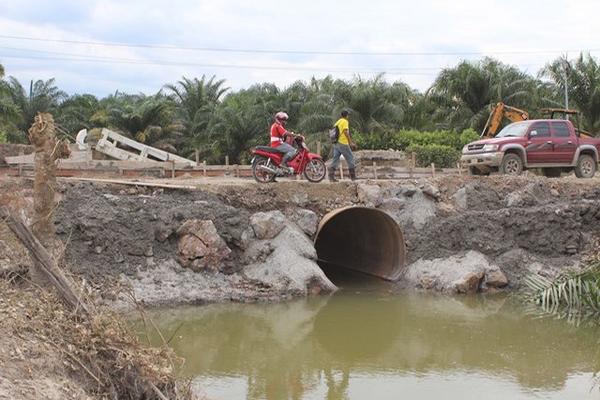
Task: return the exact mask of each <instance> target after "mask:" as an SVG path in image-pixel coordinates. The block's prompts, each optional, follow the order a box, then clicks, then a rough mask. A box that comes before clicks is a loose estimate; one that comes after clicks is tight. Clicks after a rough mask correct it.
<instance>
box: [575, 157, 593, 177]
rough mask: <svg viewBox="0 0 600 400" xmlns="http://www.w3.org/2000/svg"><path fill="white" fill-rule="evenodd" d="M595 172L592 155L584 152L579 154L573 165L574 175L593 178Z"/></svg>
mask: <svg viewBox="0 0 600 400" xmlns="http://www.w3.org/2000/svg"><path fill="white" fill-rule="evenodd" d="M595 174H596V161H595V160H594V157H592V156H590V155H588V154H584V155H582V156H579V159H578V160H577V166H576V167H575V176H576V177H578V178H593V177H594V175H595Z"/></svg>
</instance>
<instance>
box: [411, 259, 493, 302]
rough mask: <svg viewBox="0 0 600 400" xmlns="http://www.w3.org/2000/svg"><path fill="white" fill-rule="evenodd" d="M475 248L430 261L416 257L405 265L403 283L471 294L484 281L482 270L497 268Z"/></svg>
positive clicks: (440, 290)
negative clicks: (460, 253)
mask: <svg viewBox="0 0 600 400" xmlns="http://www.w3.org/2000/svg"><path fill="white" fill-rule="evenodd" d="M497 269H498V268H497V267H496V266H495V265H490V263H489V262H488V260H487V259H486V258H485V256H484V255H483V254H481V253H479V252H476V251H473V250H471V251H468V252H466V253H465V254H463V255H454V256H451V257H448V258H437V259H433V260H422V259H420V260H417V261H416V262H414V263H412V264H411V265H409V266H408V267H407V269H406V271H405V274H404V283H406V284H408V285H409V286H413V287H416V288H420V289H425V290H435V291H439V292H450V293H475V292H477V291H478V290H479V289H480V286H481V284H482V283H483V282H484V278H485V273H486V271H488V270H489V271H493V270H497Z"/></svg>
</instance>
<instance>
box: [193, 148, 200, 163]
mask: <svg viewBox="0 0 600 400" xmlns="http://www.w3.org/2000/svg"><path fill="white" fill-rule="evenodd" d="M194 153H196V154H195V155H196V165H198V164H200V150H199V149H196V150H195V151H194Z"/></svg>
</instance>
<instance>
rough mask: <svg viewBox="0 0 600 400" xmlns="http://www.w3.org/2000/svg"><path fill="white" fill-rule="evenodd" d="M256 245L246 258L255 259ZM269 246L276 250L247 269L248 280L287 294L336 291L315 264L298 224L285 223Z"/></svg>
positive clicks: (309, 242)
mask: <svg viewBox="0 0 600 400" xmlns="http://www.w3.org/2000/svg"><path fill="white" fill-rule="evenodd" d="M254 245H255V244H253V245H252V246H251V247H250V248H249V250H247V251H246V256H249V257H250V258H251V257H252V255H251V254H249V253H250V252H251V251H254V250H253V246H254ZM270 245H271V247H272V248H273V249H274V250H273V252H272V253H271V254H269V255H268V257H267V258H266V259H265V260H264V261H262V262H255V263H252V264H250V265H247V266H245V267H244V269H243V274H244V275H245V276H246V277H247V278H250V279H252V280H255V281H258V282H260V283H261V284H262V285H264V286H266V287H269V288H270V289H271V290H274V291H275V292H279V293H287V294H288V295H290V294H291V295H296V296H306V295H309V294H314V293H331V292H334V291H335V290H337V288H336V286H335V285H334V284H333V283H332V282H331V281H330V280H329V279H328V278H327V276H325V274H324V273H323V271H322V270H321V268H320V267H319V265H318V264H317V263H316V259H317V253H316V250H315V247H314V245H313V243H312V242H311V241H310V239H309V238H308V237H307V236H306V235H305V234H304V232H303V231H301V230H300V228H299V227H298V226H297V225H295V224H293V223H290V222H288V223H286V224H285V226H284V228H283V230H282V231H281V233H280V234H279V235H278V236H277V237H276V238H274V239H273V240H271V241H270ZM258 246H260V245H258Z"/></svg>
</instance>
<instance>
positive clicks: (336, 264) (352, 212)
mask: <svg viewBox="0 0 600 400" xmlns="http://www.w3.org/2000/svg"><path fill="white" fill-rule="evenodd" d="M315 249H316V250H317V256H318V258H319V265H321V268H323V271H324V272H325V274H326V275H327V276H328V277H329V278H330V279H331V280H332V281H334V283H336V282H335V281H336V280H337V279H339V277H341V276H343V275H345V274H352V273H354V275H357V274H356V273H361V274H367V275H372V276H375V277H378V278H381V279H385V280H390V281H394V280H397V279H398V278H400V275H401V273H402V270H403V268H404V262H405V251H406V250H405V244H404V236H403V234H402V231H401V230H400V227H399V226H398V224H397V223H396V221H394V220H393V219H392V217H390V216H389V215H387V214H386V213H385V212H383V211H380V210H377V209H374V208H367V207H347V208H342V209H339V210H334V211H332V212H330V213H329V214H327V215H325V217H323V219H322V220H321V223H320V224H319V229H318V231H317V234H316V236H315Z"/></svg>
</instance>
